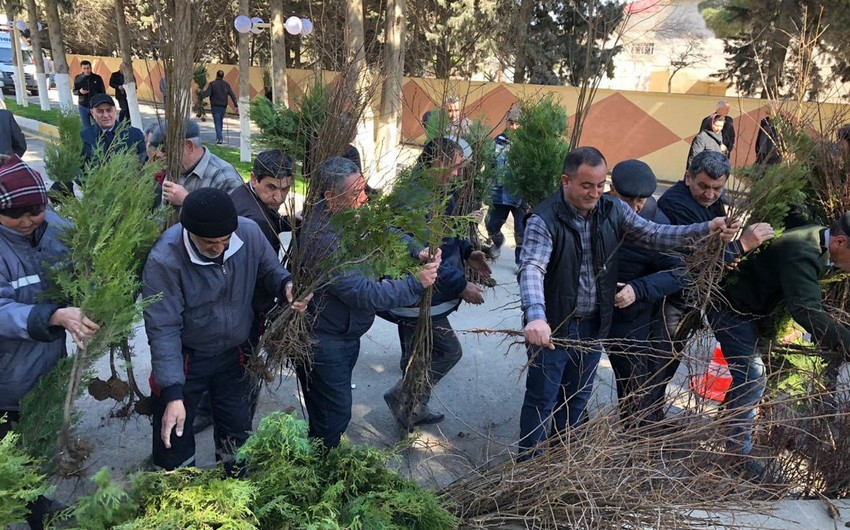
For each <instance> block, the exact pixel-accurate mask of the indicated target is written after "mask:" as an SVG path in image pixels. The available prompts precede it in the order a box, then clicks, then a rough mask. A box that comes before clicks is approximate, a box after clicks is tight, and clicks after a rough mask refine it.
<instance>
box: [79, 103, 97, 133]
mask: <svg viewBox="0 0 850 530" xmlns="http://www.w3.org/2000/svg"><path fill="white" fill-rule="evenodd" d="M77 110H78V111H79V112H80V121H81V122H83V130H86V129H88V128H89V127H91V126H92V125H93V124H94V121H93V120H92V117H91V109H90V108H88V107H84V106H82V105H77Z"/></svg>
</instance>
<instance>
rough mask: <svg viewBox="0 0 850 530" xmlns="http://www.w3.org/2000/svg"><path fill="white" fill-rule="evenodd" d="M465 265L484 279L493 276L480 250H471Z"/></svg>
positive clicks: (485, 255) (485, 256) (485, 257)
mask: <svg viewBox="0 0 850 530" xmlns="http://www.w3.org/2000/svg"><path fill="white" fill-rule="evenodd" d="M466 263H467V265H469V266H470V267H471V268H472V270H474V271H476V272H477V273H478V274H480V275H481V276H482V277H484V278H489V277H490V276H491V275H492V274H493V270H492V269H491V268H490V265H488V264H487V254H485V253H484V252H482V251H480V250H473V251H472V254H470V255H469V258H467V260H466Z"/></svg>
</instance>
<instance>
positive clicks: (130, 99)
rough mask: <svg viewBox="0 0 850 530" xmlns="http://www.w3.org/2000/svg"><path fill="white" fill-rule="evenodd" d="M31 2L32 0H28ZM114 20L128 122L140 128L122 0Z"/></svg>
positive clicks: (116, 6) (140, 120)
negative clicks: (116, 26)
mask: <svg viewBox="0 0 850 530" xmlns="http://www.w3.org/2000/svg"><path fill="white" fill-rule="evenodd" d="M30 1H31V2H32V1H33V0H30ZM115 20H116V22H117V23H118V41H119V42H120V43H121V73H122V74H124V93H125V94H126V95H127V106H128V107H130V123H131V124H132V125H133V127H138V128H139V129H141V128H142V114H141V113H140V112H139V99H138V98H137V97H136V76H135V75H134V74H133V55H132V53H131V45H130V31H129V30H128V29H127V14H126V13H125V11H124V0H115Z"/></svg>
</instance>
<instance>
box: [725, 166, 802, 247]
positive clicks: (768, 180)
mask: <svg viewBox="0 0 850 530" xmlns="http://www.w3.org/2000/svg"><path fill="white" fill-rule="evenodd" d="M738 171H739V172H738V173H736V175H738V176H740V177H742V178H749V179H751V185H750V191H749V196H750V199H749V203H750V218H751V219H756V220H758V221H759V222H763V223H770V225H771V226H773V227H774V228H775V229H776V230H778V231H779V233H781V231H782V229H783V228H784V224H785V218H786V216H787V215H788V212H789V211H790V210H791V207H792V206H795V205H800V204H803V203H804V202H805V199H806V195H805V193H804V191H803V190H804V189H805V187H806V184H807V177H808V174H809V168H808V167H806V166H805V165H804V164H802V163H799V162H792V163H782V164H775V165H770V166H750V167H748V168H742V169H740V170H738ZM779 233H777V236H778V235H779Z"/></svg>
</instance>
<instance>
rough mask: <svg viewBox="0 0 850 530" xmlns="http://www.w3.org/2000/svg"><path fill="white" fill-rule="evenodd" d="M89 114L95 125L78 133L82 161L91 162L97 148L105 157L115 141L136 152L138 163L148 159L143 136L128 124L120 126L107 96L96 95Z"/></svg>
mask: <svg viewBox="0 0 850 530" xmlns="http://www.w3.org/2000/svg"><path fill="white" fill-rule="evenodd" d="M90 103H91V114H92V116H94V122H95V124H94V125H93V126H91V127H89V128H88V129H83V130H82V131H80V137H81V138H82V140H83V159H84V160H85V162H91V161H92V160H93V159H94V155H95V151H96V150H97V149H98V147H99V148H100V149H101V150H102V152H103V154H104V155H106V154H107V153H108V151H109V148H110V147H111V146H112V144H113V142H115V140H116V139H117V140H118V141H119V142H123V143H124V145H126V146H128V147H130V148H131V149H132V150H134V151H135V152H136V155H137V156H138V157H139V161H140V162H144V161H146V160H147V159H148V152H147V149H146V148H145V135H144V134H143V133H142V131H140V130H139V129H137V128H135V127H133V126H131V125H130V124H129V123H126V124H124V125H121V124H120V123H119V122H118V120H117V113H116V112H115V100H113V99H112V96H109V95H107V94H98V95H96V96H94V97H93V98H91V100H90Z"/></svg>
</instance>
